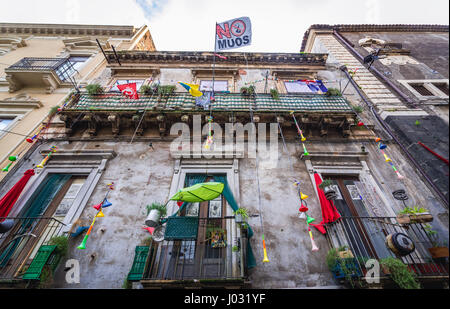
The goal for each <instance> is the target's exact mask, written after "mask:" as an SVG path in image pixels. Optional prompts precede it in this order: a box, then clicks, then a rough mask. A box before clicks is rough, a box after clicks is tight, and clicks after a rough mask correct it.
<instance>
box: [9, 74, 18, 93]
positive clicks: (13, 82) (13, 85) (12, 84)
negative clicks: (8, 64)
mask: <svg viewBox="0 0 450 309" xmlns="http://www.w3.org/2000/svg"><path fill="white" fill-rule="evenodd" d="M5 79H6V80H7V81H8V84H9V92H15V91H17V90H19V89H20V88H22V84H21V83H20V82H19V81H18V80H17V79H16V78H15V77H13V76H12V75H11V74H6V76H5Z"/></svg>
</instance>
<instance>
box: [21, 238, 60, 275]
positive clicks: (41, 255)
mask: <svg viewBox="0 0 450 309" xmlns="http://www.w3.org/2000/svg"><path fill="white" fill-rule="evenodd" d="M55 249H56V246H41V247H40V248H39V250H38V252H37V253H36V256H35V257H34V259H33V261H32V262H31V265H30V267H28V269H27V272H26V273H25V275H23V279H34V280H37V279H39V278H40V276H41V272H42V268H43V267H44V265H45V264H46V263H47V261H48V259H49V257H50V255H51V254H52V253H53V251H54V250H55Z"/></svg>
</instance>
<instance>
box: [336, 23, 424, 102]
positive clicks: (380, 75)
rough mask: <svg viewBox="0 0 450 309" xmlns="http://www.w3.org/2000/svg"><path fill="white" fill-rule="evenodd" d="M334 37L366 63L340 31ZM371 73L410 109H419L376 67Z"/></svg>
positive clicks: (371, 68) (371, 69) (370, 70)
mask: <svg viewBox="0 0 450 309" xmlns="http://www.w3.org/2000/svg"><path fill="white" fill-rule="evenodd" d="M333 35H334V36H335V37H336V38H337V39H338V41H339V42H340V43H342V44H343V45H345V47H347V48H348V49H349V50H350V51H351V52H352V54H353V55H354V56H355V57H356V58H358V60H359V61H361V63H364V57H363V56H362V55H361V54H360V53H358V51H357V50H356V49H355V48H353V47H352V46H351V45H350V43H349V42H348V41H347V39H345V38H344V37H343V36H342V35H341V34H340V33H339V32H338V31H336V30H333ZM368 70H369V72H372V73H373V74H374V75H375V76H376V77H378V78H379V79H381V80H383V82H385V83H386V84H387V85H388V86H389V87H391V88H392V90H394V91H395V92H396V93H397V95H398V96H399V97H401V98H402V99H403V101H405V102H406V103H408V105H410V107H412V108H418V107H417V104H416V103H415V102H414V101H413V100H411V98H410V97H409V96H407V95H406V94H405V93H403V92H402V91H401V90H400V89H399V88H398V87H397V86H396V85H395V84H394V83H393V82H391V81H390V80H389V79H387V78H386V77H385V76H384V75H383V74H382V73H381V72H380V71H378V70H377V69H376V68H375V67H373V66H371V67H370V68H368Z"/></svg>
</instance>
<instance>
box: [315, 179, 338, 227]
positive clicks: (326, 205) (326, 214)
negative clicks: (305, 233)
mask: <svg viewBox="0 0 450 309" xmlns="http://www.w3.org/2000/svg"><path fill="white" fill-rule="evenodd" d="M314 180H315V181H316V187H317V193H318V194H319V201H320V207H321V208H322V222H320V223H318V224H312V223H310V224H309V225H312V226H314V227H315V228H316V229H318V230H319V232H321V233H322V234H325V233H326V231H325V228H324V227H323V225H324V224H326V223H331V222H334V221H335V220H337V219H339V218H340V217H341V215H340V214H339V213H338V211H337V209H336V206H334V203H333V201H329V200H327V198H326V197H325V193H324V192H323V190H322V189H320V188H319V185H320V184H321V183H322V178H321V177H320V175H319V174H318V173H314Z"/></svg>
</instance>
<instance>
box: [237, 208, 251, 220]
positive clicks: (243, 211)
mask: <svg viewBox="0 0 450 309" xmlns="http://www.w3.org/2000/svg"><path fill="white" fill-rule="evenodd" d="M234 214H235V215H241V216H242V218H243V219H248V210H247V208H243V207H241V208H238V209H237V210H236V211H235V212H234Z"/></svg>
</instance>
